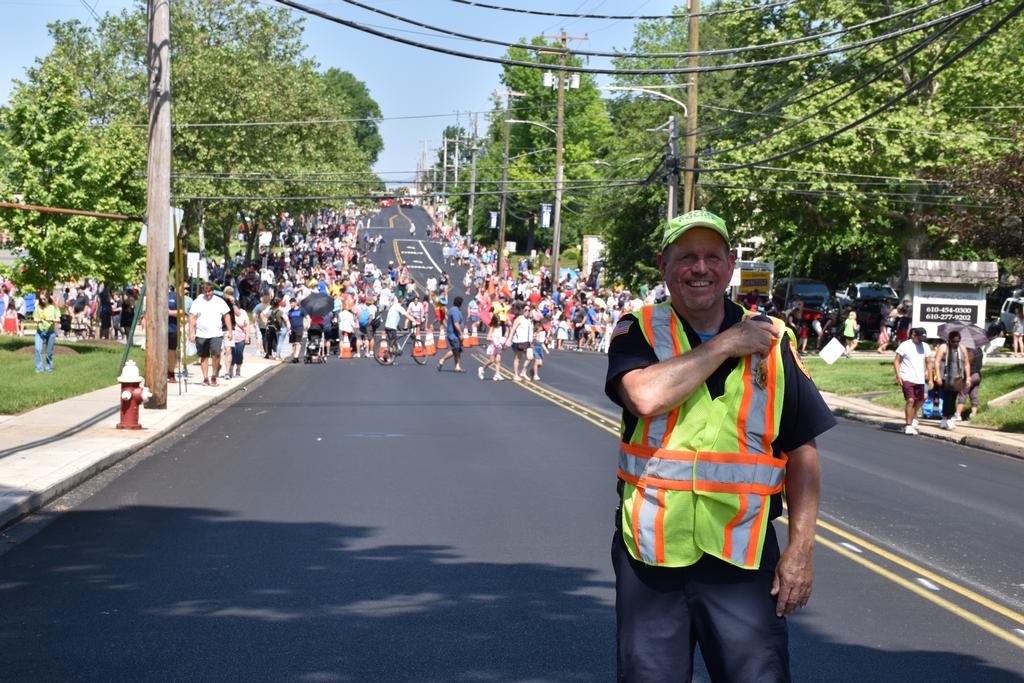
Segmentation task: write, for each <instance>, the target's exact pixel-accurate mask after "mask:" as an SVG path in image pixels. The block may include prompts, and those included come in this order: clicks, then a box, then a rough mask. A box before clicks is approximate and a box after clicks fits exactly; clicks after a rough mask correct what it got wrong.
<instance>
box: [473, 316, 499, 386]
mask: <svg viewBox="0 0 1024 683" xmlns="http://www.w3.org/2000/svg"><path fill="white" fill-rule="evenodd" d="M504 346H505V323H503V322H501V321H500V320H497V319H496V318H494V317H491V329H490V330H488V332H487V362H486V363H484V364H483V365H481V366H480V367H479V368H477V376H478V377H479V378H480V379H483V378H484V373H485V372H486V371H487V368H489V367H493V368H494V377H491V379H492V380H494V381H495V382H500V381H502V380H504V379H505V378H504V377H502V376H501V349H502V348H504Z"/></svg>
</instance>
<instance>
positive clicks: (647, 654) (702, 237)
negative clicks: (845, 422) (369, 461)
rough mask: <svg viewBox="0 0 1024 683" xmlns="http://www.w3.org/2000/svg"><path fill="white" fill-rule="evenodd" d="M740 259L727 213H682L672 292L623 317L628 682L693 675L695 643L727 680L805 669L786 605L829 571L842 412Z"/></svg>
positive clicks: (622, 579) (669, 234) (615, 363)
mask: <svg viewBox="0 0 1024 683" xmlns="http://www.w3.org/2000/svg"><path fill="white" fill-rule="evenodd" d="M735 259H736V257H735V255H734V254H733V253H732V252H731V251H730V248H729V233H728V230H727V228H726V225H725V221H723V220H722V219H721V218H719V217H718V216H716V215H714V214H712V213H710V212H708V211H691V212H689V213H687V214H684V215H682V216H679V217H677V218H675V219H673V220H671V221H669V222H668V223H667V224H665V225H664V228H663V235H662V239H661V253H660V255H659V256H658V267H659V270H660V271H661V275H662V277H663V278H664V281H665V283H666V284H667V287H668V291H669V292H670V294H671V297H670V299H669V300H668V301H664V302H662V303H658V304H650V305H646V306H643V307H642V308H641V309H640V310H639V311H633V312H631V313H628V314H626V315H624V316H623V317H622V318H621V319H620V320H619V322H618V323H617V324H616V325H615V327H614V329H613V331H612V340H611V344H610V348H609V352H608V374H607V378H606V383H605V393H606V394H607V395H608V397H609V398H610V399H611V400H612V401H614V402H615V403H617V404H618V405H619V406H621V407H622V434H621V438H622V442H621V445H620V455H619V468H618V479H619V481H618V491H619V496H620V509H619V511H618V514H617V515H616V522H617V524H616V527H617V529H616V532H615V535H614V540H613V543H612V562H613V566H614V569H615V592H616V624H617V636H618V680H619V681H627V682H634V681H688V680H690V679H691V677H692V674H693V654H694V647H695V645H699V646H700V649H701V654H702V655H703V659H704V661H705V663H706V664H707V668H708V671H709V673H710V674H711V678H712V680H716V681H719V680H721V681H788V680H789V679H790V674H789V652H788V633H787V624H786V619H785V617H786V616H787V615H789V614H791V613H792V612H793V611H794V610H795V609H797V608H799V607H803V606H804V605H806V604H807V601H808V599H809V598H810V594H811V584H812V582H813V561H812V548H813V545H814V530H815V522H816V518H817V512H818V499H819V466H818V454H817V448H816V445H815V438H816V437H817V436H818V435H820V434H821V433H823V432H824V431H826V430H828V429H830V428H831V427H832V426H834V425H835V424H836V421H835V418H834V417H833V416H832V413H831V412H830V411H829V409H828V407H827V406H826V405H825V402H824V401H823V400H822V398H821V395H820V394H819V393H818V391H817V389H816V388H815V386H814V383H813V382H812V381H811V380H810V376H809V375H808V374H807V372H806V369H805V368H804V367H803V365H802V363H801V361H800V360H799V358H798V356H797V354H796V351H795V349H794V348H793V344H792V342H791V341H790V339H789V337H786V336H783V334H782V330H783V327H784V323H783V322H782V321H781V320H777V319H768V318H766V317H763V316H760V315H759V316H757V317H756V318H755V317H754V315H755V314H754V313H753V312H751V311H747V310H746V309H744V308H743V307H742V306H740V305H739V304H737V303H734V302H732V301H730V300H728V299H726V298H725V297H724V296H723V292H725V291H726V289H727V287H728V284H729V280H730V277H731V275H732V272H733V267H734V264H735ZM783 490H784V491H785V495H786V499H787V501H788V505H789V543H788V546H787V548H786V550H785V552H783V553H781V554H780V552H779V546H778V542H777V540H776V536H775V529H774V528H773V525H772V524H771V520H772V519H774V518H776V517H778V516H779V515H780V514H781V513H782V496H781V494H782V492H783Z"/></svg>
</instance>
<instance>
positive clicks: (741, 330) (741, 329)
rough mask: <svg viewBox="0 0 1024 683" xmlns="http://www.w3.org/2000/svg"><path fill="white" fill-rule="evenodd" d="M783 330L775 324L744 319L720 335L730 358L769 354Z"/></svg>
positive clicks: (719, 337)
mask: <svg viewBox="0 0 1024 683" xmlns="http://www.w3.org/2000/svg"><path fill="white" fill-rule="evenodd" d="M781 334H782V333H781V332H780V331H779V329H778V328H777V327H775V325H773V324H772V323H769V322H762V321H758V320H744V321H743V322H741V323H738V324H736V325H733V326H732V327H730V328H729V329H728V330H726V331H725V332H723V333H722V334H720V335H718V337H716V339H721V340H722V341H721V343H722V344H723V348H724V350H725V352H726V354H727V355H728V356H729V357H730V358H742V357H744V356H750V355H752V354H755V353H756V354H759V355H761V356H767V355H768V354H769V353H770V352H771V350H772V344H773V343H774V342H775V341H777V340H778V339H779V337H780V336H781Z"/></svg>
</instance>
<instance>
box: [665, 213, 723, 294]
mask: <svg viewBox="0 0 1024 683" xmlns="http://www.w3.org/2000/svg"><path fill="white" fill-rule="evenodd" d="M735 261H736V257H735V256H734V255H733V254H732V253H731V252H730V251H729V248H728V246H727V245H726V243H725V240H723V239H722V236H721V235H719V234H718V233H717V232H715V231H714V230H711V229H710V228H691V229H689V230H687V231H686V232H685V233H683V234H682V235H681V236H680V237H679V238H678V239H676V241H675V242H673V243H672V244H670V245H669V246H668V247H666V248H665V251H663V252H662V253H661V255H659V256H658V269H659V270H660V271H661V276H662V278H663V279H664V280H665V284H666V285H667V286H668V291H669V293H670V294H671V295H672V303H673V304H675V305H676V307H677V308H678V309H679V311H680V312H681V313H684V314H685V313H686V312H688V311H693V312H697V311H708V310H711V309H712V308H713V307H714V306H715V305H718V304H720V302H721V299H722V296H723V294H724V293H725V289H726V287H727V286H728V284H729V280H730V278H731V277H732V271H733V266H734V265H735Z"/></svg>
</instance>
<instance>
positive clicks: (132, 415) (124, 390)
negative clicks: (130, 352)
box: [117, 360, 149, 429]
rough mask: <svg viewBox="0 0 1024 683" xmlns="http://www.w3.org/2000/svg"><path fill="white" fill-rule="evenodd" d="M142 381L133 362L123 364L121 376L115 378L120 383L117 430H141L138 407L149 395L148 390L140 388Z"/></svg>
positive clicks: (137, 367)
mask: <svg viewBox="0 0 1024 683" xmlns="http://www.w3.org/2000/svg"><path fill="white" fill-rule="evenodd" d="M142 379H143V378H142V375H140V374H139V366H137V365H136V364H135V361H133V360H130V361H128V362H127V363H125V364H124V369H123V370H121V376H120V377H118V378H117V381H118V382H120V383H121V421H120V422H118V423H117V428H118V429H142V425H140V424H139V407H140V406H141V405H142V402H143V401H144V400H145V399H146V396H147V394H149V390H148V389H144V388H143V387H142Z"/></svg>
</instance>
